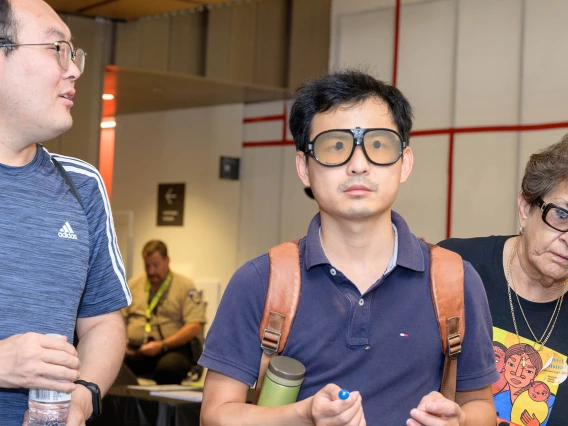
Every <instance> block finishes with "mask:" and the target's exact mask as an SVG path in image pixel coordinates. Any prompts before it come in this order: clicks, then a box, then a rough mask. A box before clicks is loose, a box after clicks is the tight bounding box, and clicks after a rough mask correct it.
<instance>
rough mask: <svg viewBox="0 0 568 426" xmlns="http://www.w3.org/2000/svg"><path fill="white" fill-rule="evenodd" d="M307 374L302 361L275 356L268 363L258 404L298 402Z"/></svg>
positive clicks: (269, 405) (272, 404)
mask: <svg viewBox="0 0 568 426" xmlns="http://www.w3.org/2000/svg"><path fill="white" fill-rule="evenodd" d="M305 374H306V367H304V364H302V363H301V362H300V361H297V360H295V359H293V358H290V357H287V356H275V357H274V358H272V359H271V360H270V363H269V364H268V368H267V370H266V376H265V378H264V383H263V384H262V389H261V391H260V396H259V398H258V405H261V406H263V407H277V406H280V405H286V404H292V403H294V402H296V399H297V398H298V393H299V392H300V386H301V385H302V382H303V381H304V375H305Z"/></svg>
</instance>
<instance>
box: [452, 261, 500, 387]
mask: <svg viewBox="0 0 568 426" xmlns="http://www.w3.org/2000/svg"><path fill="white" fill-rule="evenodd" d="M464 293H465V294H464V302H465V318H466V320H465V337H464V339H463V344H462V353H461V354H460V355H459V357H458V377H457V384H456V390H458V391H468V390H475V389H481V388H484V387H486V386H489V385H491V384H493V383H494V382H496V381H497V380H499V373H498V372H497V368H496V367H495V353H494V351H493V323H492V321H491V314H490V311H489V304H488V302H487V296H486V294H485V289H484V288H483V283H482V282H481V278H480V277H479V275H478V274H477V272H476V271H475V269H473V267H472V266H471V264H470V263H469V262H465V261H464Z"/></svg>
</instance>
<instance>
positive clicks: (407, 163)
mask: <svg viewBox="0 0 568 426" xmlns="http://www.w3.org/2000/svg"><path fill="white" fill-rule="evenodd" d="M412 167H414V154H413V153H412V150H411V149H410V147H407V148H405V149H404V154H403V155H402V170H401V171H400V183H403V182H406V180H407V179H408V176H410V172H412Z"/></svg>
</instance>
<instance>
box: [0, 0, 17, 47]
mask: <svg viewBox="0 0 568 426" xmlns="http://www.w3.org/2000/svg"><path fill="white" fill-rule="evenodd" d="M17 39H18V22H17V21H16V18H15V17H14V12H13V10H12V4H11V2H10V0H0V43H17ZM12 50H14V48H12V47H5V48H4V54H5V55H6V56H8V55H9V54H10V52H12Z"/></svg>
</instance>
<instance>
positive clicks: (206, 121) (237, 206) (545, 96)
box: [112, 0, 568, 288]
mask: <svg viewBox="0 0 568 426" xmlns="http://www.w3.org/2000/svg"><path fill="white" fill-rule="evenodd" d="M394 5H395V1H394V0H333V3H332V17H331V20H332V30H331V36H332V37H331V42H332V44H331V52H330V53H331V55H330V68H333V69H336V68H340V67H344V66H363V67H366V68H367V69H369V70H371V72H373V73H374V74H375V75H378V76H379V77H380V78H383V79H385V80H388V81H391V80H392V78H393V76H392V70H393V53H394V47H393V43H394V27H395V26H394V15H395V13H394ZM566 16H568V2H566V1H564V0H499V1H495V0H434V1H428V0H409V1H403V2H402V8H401V15H400V18H401V21H400V40H399V56H398V73H397V84H398V86H399V87H400V88H401V90H402V91H403V92H404V93H405V94H406V95H407V96H408V98H409V99H410V101H411V103H412V104H413V106H414V111H415V126H414V130H415V131H418V132H425V131H429V130H432V129H439V130H440V129H441V131H440V132H438V134H434V135H428V136H424V135H414V136H412V138H411V147H412V149H413V151H414V154H415V168H414V171H413V173H412V175H411V176H410V178H409V180H408V182H407V183H405V184H404V185H403V186H402V187H401V190H400V192H399V196H398V199H397V201H396V203H395V210H397V211H399V212H400V213H402V214H403V216H404V217H405V218H406V219H407V220H408V222H409V224H410V226H411V228H412V229H413V231H414V232H415V234H417V235H418V236H420V237H424V238H425V239H427V240H429V241H432V242H436V241H438V240H440V239H442V238H444V237H445V235H446V227H447V220H446V219H447V218H446V210H447V207H448V205H447V204H448V183H449V175H448V164H449V147H450V145H449V140H450V138H449V129H455V131H456V133H455V137H454V145H453V151H454V155H453V174H452V175H451V178H452V182H453V186H452V188H453V189H452V193H451V195H452V202H451V205H450V207H451V210H452V216H451V228H450V230H451V235H452V236H461V237H467V236H474V235H489V234H492V233H493V234H507V233H514V232H516V230H517V224H516V207H515V199H516V194H517V191H518V188H519V185H520V178H521V176H522V172H523V169H524V164H525V162H526V160H527V159H528V156H529V155H530V154H531V153H532V152H534V151H535V150H537V149H540V148H543V147H545V146H547V145H549V144H551V143H554V142H556V141H557V140H559V139H560V137H561V136H562V135H563V134H564V133H566V132H568V128H565V129H556V130H537V131H517V130H516V129H515V130H509V131H506V132H504V131H495V130H492V131H483V132H480V131H473V132H465V131H464V130H463V129H464V128H471V127H484V126H517V125H526V124H542V123H550V122H561V121H562V122H568V109H567V108H566V107H565V100H566V99H568V85H566V84H565V82H564V79H565V76H566V75H568V58H566V57H565V56H563V55H561V54H559V53H558V52H559V50H558V49H559V46H564V45H567V44H568V27H567V26H566V25H564V22H563V18H564V17H566ZM289 107H290V103H288V104H287V105H286V110H288V109H289ZM284 109H285V106H284V104H283V103H282V102H268V103H260V104H250V105H245V106H243V105H232V106H224V107H212V108H202V109H192V110H182V111H168V112H164V113H155V114H138V115H130V116H123V117H118V118H117V122H118V124H117V132H116V160H115V178H114V188H113V200H112V201H113V209H114V210H117V211H118V210H120V211H128V210H133V211H134V235H135V244H134V253H135V255H134V265H133V269H134V272H135V273H140V272H142V263H141V258H140V254H139V253H140V250H141V248H142V245H143V244H144V243H145V242H146V240H148V239H151V238H161V239H163V240H164V241H166V243H168V245H169V247H170V251H171V258H172V267H173V268H174V269H175V270H178V271H180V272H182V273H185V274H187V275H189V276H191V277H192V278H194V279H196V280H198V281H200V282H204V283H215V282H216V281H217V280H218V281H219V282H220V283H221V285H222V288H224V286H225V285H226V283H227V281H228V279H229V278H230V276H231V275H232V273H233V272H234V271H235V269H236V268H237V267H238V266H239V265H240V264H242V263H243V262H245V261H246V260H248V259H251V258H253V257H256V256H258V255H260V254H262V253H265V252H266V251H267V250H268V249H269V248H270V247H272V246H273V245H275V244H278V243H279V242H282V241H285V240H290V239H294V238H298V237H301V236H303V235H305V232H306V229H307V226H308V223H309V221H310V219H311V218H312V216H313V215H314V214H315V213H316V212H317V205H316V204H315V202H314V201H313V200H310V199H309V198H308V197H307V196H306V195H305V194H304V192H303V186H302V184H301V182H300V181H299V179H298V177H297V176H296V171H295V164H294V153H295V149H294V146H293V145H292V144H291V136H290V134H289V132H288V131H286V137H284V136H283V130H284V129H283V125H284V121H283V120H282V119H276V120H270V121H260V122H248V121H247V122H243V120H244V119H250V118H258V117H266V116H278V115H283V114H284ZM286 115H287V114H286ZM444 129H445V130H444ZM470 130H471V129H470ZM243 142H246V143H247V146H246V147H244V148H243V145H242V144H243ZM263 142H273V143H274V144H273V145H270V146H261V145H257V146H254V143H263ZM249 144H251V145H250V146H249ZM221 155H230V156H240V157H241V179H240V180H239V181H237V182H231V181H220V180H219V179H218V176H217V174H218V161H219V156H221ZM159 182H162V183H170V182H185V183H186V186H187V194H186V206H185V208H186V217H185V225H184V226H183V227H181V228H167V227H157V226H156V198H157V192H156V191H157V184H158V183H159Z"/></svg>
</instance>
